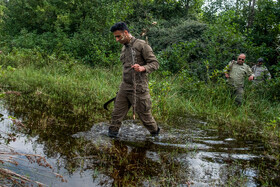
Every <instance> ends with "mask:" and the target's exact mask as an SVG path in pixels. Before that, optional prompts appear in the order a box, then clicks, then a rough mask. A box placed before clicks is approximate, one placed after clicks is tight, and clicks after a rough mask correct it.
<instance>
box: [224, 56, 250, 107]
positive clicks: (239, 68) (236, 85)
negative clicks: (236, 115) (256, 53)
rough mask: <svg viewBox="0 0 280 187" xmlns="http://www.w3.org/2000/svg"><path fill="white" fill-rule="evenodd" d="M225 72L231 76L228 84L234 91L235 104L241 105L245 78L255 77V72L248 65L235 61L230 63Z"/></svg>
mask: <svg viewBox="0 0 280 187" xmlns="http://www.w3.org/2000/svg"><path fill="white" fill-rule="evenodd" d="M225 71H227V72H228V74H229V78H228V83H229V86H230V89H231V90H232V91H233V96H234V97H235V102H236V103H237V104H241V103H242V99H243V93H244V78H245V77H246V76H248V77H249V76H251V75H253V72H252V70H251V68H250V67H249V66H248V65H247V64H245V63H243V64H242V65H240V64H238V63H237V61H234V60H233V61H231V62H229V64H228V65H227V66H226V68H225Z"/></svg>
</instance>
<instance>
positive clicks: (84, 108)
mask: <svg viewBox="0 0 280 187" xmlns="http://www.w3.org/2000/svg"><path fill="white" fill-rule="evenodd" d="M9 59H11V57H6V58H3V57H2V62H4V64H5V62H6V64H7V63H8V62H7V61H9ZM12 59H13V63H11V62H9V64H14V66H15V69H13V70H12V71H11V70H8V68H6V67H4V66H3V67H2V70H1V71H2V76H1V77H0V84H1V87H2V89H3V91H18V92H20V93H21V96H17V95H7V99H8V100H9V101H10V102H14V104H16V102H17V103H18V104H20V105H29V106H30V107H31V108H36V107H38V103H41V105H40V106H41V109H47V110H48V111H49V112H52V113H53V115H55V113H56V112H58V113H59V112H60V113H61V112H63V113H67V115H75V116H77V117H79V116H83V117H84V118H86V119H87V120H90V121H91V120H94V121H104V120H109V119H110V112H107V111H105V110H104V109H103V103H105V102H106V101H107V100H109V99H110V98H112V97H114V96H115V94H116V92H117V90H118V86H119V83H120V81H121V74H122V70H121V64H120V63H119V65H116V66H114V67H111V68H101V67H94V68H93V67H91V66H88V65H84V64H81V63H77V62H75V61H71V60H70V61H69V62H67V63H66V62H64V61H61V60H57V59H53V60H52V59H51V58H50V57H49V58H47V59H48V60H47V63H46V65H42V66H41V67H39V66H38V64H44V60H45V59H46V58H41V59H39V61H40V62H38V63H37V62H33V63H27V62H26V61H28V60H30V58H28V59H27V60H26V61H24V59H22V58H19V61H17V60H16V58H12ZM33 60H34V59H33ZM42 61H43V62H42ZM21 64H23V65H21ZM256 89H259V88H257V87H254V86H253V85H250V84H249V83H247V84H246V90H245V95H244V104H243V105H242V106H240V107H238V106H236V105H235V104H234V99H233V98H231V94H230V92H229V90H228V87H227V85H226V82H225V80H224V79H223V78H219V79H218V80H217V81H216V82H211V81H210V82H208V83H206V82H201V81H198V80H195V79H193V78H191V77H186V75H184V73H183V72H182V73H179V74H176V75H168V76H167V75H166V76H165V75H163V73H157V72H154V73H153V74H151V77H150V91H151V95H152V102H153V114H154V116H155V118H156V119H157V121H159V122H162V123H168V124H169V125H172V124H174V122H175V120H176V119H179V118H182V117H186V116H189V115H191V116H195V117H199V118H201V119H204V120H205V121H207V122H208V125H211V126H215V127H219V128H221V129H223V130H224V131H226V132H228V133H230V134H237V135H240V136H244V137H247V136H250V137H252V136H253V137H265V138H266V139H271V140H273V141H274V142H277V143H278V142H279V133H277V130H278V131H279V124H278V123H279V121H280V119H279V114H280V112H279V109H280V104H279V102H275V101H271V100H269V99H267V98H266V96H265V94H258V92H257V91H256ZM59 108H62V109H59ZM110 109H112V108H110Z"/></svg>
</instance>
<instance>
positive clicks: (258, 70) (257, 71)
mask: <svg viewBox="0 0 280 187" xmlns="http://www.w3.org/2000/svg"><path fill="white" fill-rule="evenodd" d="M252 71H253V73H254V75H255V77H254V81H263V80H266V79H271V75H270V73H269V71H268V69H267V68H266V67H265V66H264V65H262V66H257V65H254V66H253V67H252Z"/></svg>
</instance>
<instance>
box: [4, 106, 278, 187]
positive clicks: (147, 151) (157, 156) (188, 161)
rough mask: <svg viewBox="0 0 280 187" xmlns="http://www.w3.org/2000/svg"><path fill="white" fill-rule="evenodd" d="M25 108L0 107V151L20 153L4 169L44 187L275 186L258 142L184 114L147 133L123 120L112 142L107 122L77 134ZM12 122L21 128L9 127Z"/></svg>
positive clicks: (273, 170)
mask: <svg viewBox="0 0 280 187" xmlns="http://www.w3.org/2000/svg"><path fill="white" fill-rule="evenodd" d="M30 112H32V110H31V111H29V112H26V113H25V114H21V115H17V114H16V113H14V112H13V111H12V110H10V111H8V110H7V109H5V108H4V107H3V105H2V106H1V108H0V113H1V114H2V117H1V122H0V131H1V135H2V138H1V144H0V146H1V147H0V151H1V152H5V151H6V152H7V153H8V152H10V150H11V149H12V150H13V151H15V152H17V153H19V154H17V155H14V156H13V157H14V160H16V161H17V162H18V165H14V164H11V163H7V162H6V163H5V164H4V167H5V168H7V169H9V170H11V171H14V172H16V173H18V174H21V175H25V176H29V177H30V179H32V180H33V181H39V182H41V183H43V184H45V185H47V186H67V187H68V186H112V185H117V186H252V187H253V186H263V185H266V184H267V186H278V185H280V183H279V176H278V173H277V172H279V170H277V167H276V165H277V162H276V161H275V160H274V158H273V157H269V156H267V155H268V154H267V152H268V151H269V150H267V149H266V148H265V146H264V145H263V143H261V142H258V141H254V140H250V141H248V140H239V139H235V138H234V137H230V136H228V135H224V134H223V133H221V132H219V131H218V130H215V129H207V128H206V127H205V126H207V123H206V122H204V121H200V120H196V119H190V118H186V119H184V120H182V122H181V124H179V125H176V127H170V126H164V125H162V126H161V128H162V130H161V132H160V135H159V136H158V137H156V138H153V137H151V136H150V135H149V133H148V131H147V130H146V129H145V128H144V127H143V126H141V125H140V124H139V122H138V121H136V122H135V121H132V120H126V121H124V122H123V125H122V128H121V130H120V134H119V137H118V138H116V139H111V138H109V137H108V136H107V130H108V123H105V122H104V123H97V124H92V125H90V127H89V128H85V131H80V132H76V131H77V130H73V129H76V128H75V127H76V126H78V125H80V126H82V125H83V122H79V123H76V122H75V123H73V124H71V125H70V124H65V123H63V122H61V120H62V119H60V120H56V119H55V120H54V119H53V117H50V116H46V115H45V114H44V113H42V114H41V117H38V118H32V119H31V118H30V116H28V117H27V118H25V117H24V116H25V115H27V114H28V113H30ZM14 115H15V116H21V118H18V119H16V120H13V121H12V120H11V119H10V118H9V116H14ZM39 116H40V115H39ZM62 121H63V120H62ZM19 122H21V123H22V124H23V125H24V127H23V126H20V125H16V124H19ZM64 122H65V121H64ZM42 124H47V125H42ZM40 125H42V126H40ZM68 125H69V126H68ZM38 126H39V127H38ZM205 129H207V130H205ZM9 134H10V135H9ZM8 139H10V140H9V141H8V142H9V143H8V145H6V144H4V142H6V143H7V140H8ZM278 153H279V152H278ZM21 154H38V155H42V156H44V157H45V158H46V161H47V162H48V163H49V164H50V165H51V166H52V169H50V168H46V167H42V166H38V164H36V163H30V161H28V160H27V159H26V156H24V155H21ZM2 155H3V154H2ZM1 157H2V159H3V157H4V156H1V155H0V160H1ZM278 164H279V163H278ZM55 173H58V174H61V175H62V176H63V179H65V181H67V182H61V178H58V177H57V175H56V174H55ZM8 182H9V181H7V180H4V181H2V183H1V182H0V185H1V184H2V185H5V184H8ZM31 183H32V182H31Z"/></svg>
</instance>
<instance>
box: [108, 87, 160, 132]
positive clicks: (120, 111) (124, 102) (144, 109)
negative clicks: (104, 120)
mask: <svg viewBox="0 0 280 187" xmlns="http://www.w3.org/2000/svg"><path fill="white" fill-rule="evenodd" d="M133 96H134V94H133V91H125V90H119V92H118V94H117V97H116V100H115V106H114V110H113V113H112V121H111V125H110V127H109V131H110V132H115V133H117V132H118V131H119V129H120V127H121V124H122V120H123V119H124V117H125V116H126V115H127V112H128V111H129V109H130V108H131V106H132V105H133V101H134V97H133ZM151 106H152V104H151V96H150V94H149V92H148V91H146V92H144V93H137V94H136V113H137V114H138V116H139V118H140V120H141V121H142V123H143V125H144V126H145V127H146V128H147V129H148V131H149V132H150V133H154V132H157V130H158V126H157V123H156V121H155V119H154V118H153V116H152V112H151Z"/></svg>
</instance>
